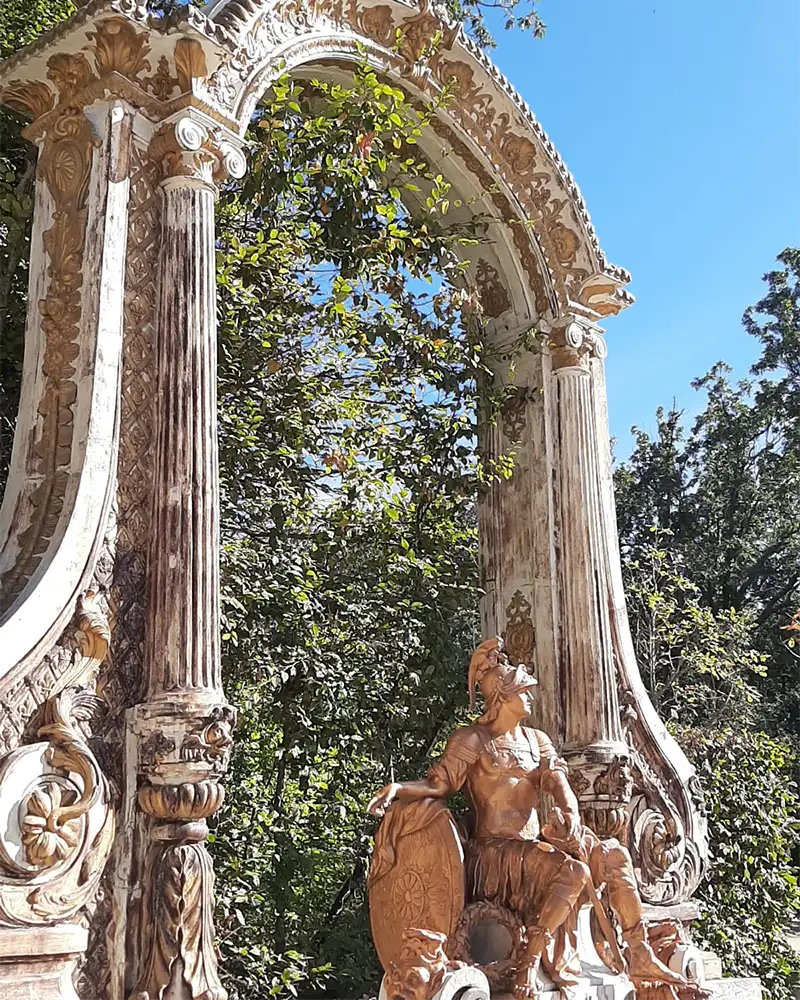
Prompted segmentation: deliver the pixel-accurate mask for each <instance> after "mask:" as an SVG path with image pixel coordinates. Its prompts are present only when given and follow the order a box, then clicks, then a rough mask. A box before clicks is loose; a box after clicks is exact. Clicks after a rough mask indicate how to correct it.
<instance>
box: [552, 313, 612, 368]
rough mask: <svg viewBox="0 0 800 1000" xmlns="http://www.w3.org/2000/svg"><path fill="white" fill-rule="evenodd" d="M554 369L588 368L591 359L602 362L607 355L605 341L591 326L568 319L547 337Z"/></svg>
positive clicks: (596, 328) (598, 331) (555, 327)
mask: <svg viewBox="0 0 800 1000" xmlns="http://www.w3.org/2000/svg"><path fill="white" fill-rule="evenodd" d="M547 343H548V346H549V348H550V353H551V357H552V359H553V367H554V368H565V367H576V366H580V367H583V368H588V365H589V361H590V360H591V359H592V358H597V359H599V360H601V361H602V360H603V359H604V358H605V357H606V354H607V353H608V349H607V347H606V343H605V340H604V339H603V336H602V333H601V331H600V330H599V328H598V327H596V326H594V325H593V324H590V323H586V322H580V321H578V320H577V319H574V318H568V319H567V320H566V321H565V322H562V323H560V324H558V325H556V326H554V328H553V329H552V331H551V332H550V334H549V336H548V337H547Z"/></svg>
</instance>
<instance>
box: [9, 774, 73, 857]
mask: <svg viewBox="0 0 800 1000" xmlns="http://www.w3.org/2000/svg"><path fill="white" fill-rule="evenodd" d="M73 799H74V794H72V793H70V791H69V790H65V789H64V788H63V787H62V786H61V784H60V783H59V782H57V781H54V780H46V781H44V782H43V783H42V784H41V785H40V786H39V787H38V788H36V789H34V791H33V792H31V794H30V795H29V796H28V797H27V798H26V799H25V801H24V803H23V805H22V809H21V812H22V814H23V815H22V819H21V821H20V827H21V829H22V843H23V845H24V847H25V854H26V857H27V859H28V862H29V864H30V865H31V866H33V867H35V868H52V867H53V865H56V864H58V863H59V862H61V861H64V860H65V859H66V858H68V857H69V856H70V855H71V854H73V853H74V851H75V850H76V849H77V847H78V843H79V840H80V835H81V832H82V829H83V823H82V822H81V818H80V816H68V817H67V818H65V817H64V811H65V810H69V808H70V806H71V805H73V804H74V802H73V801H71V800H73Z"/></svg>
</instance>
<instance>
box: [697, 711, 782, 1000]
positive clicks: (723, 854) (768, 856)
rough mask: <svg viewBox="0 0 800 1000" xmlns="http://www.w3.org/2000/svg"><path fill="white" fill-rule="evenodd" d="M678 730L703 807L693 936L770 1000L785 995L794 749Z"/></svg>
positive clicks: (741, 734)
mask: <svg viewBox="0 0 800 1000" xmlns="http://www.w3.org/2000/svg"><path fill="white" fill-rule="evenodd" d="M678 736H679V740H680V743H681V745H682V747H683V748H684V750H685V751H686V753H687V754H688V756H689V758H690V759H691V760H692V762H693V763H694V765H695V766H696V767H697V769H698V773H699V775H700V778H701V780H702V782H703V786H704V789H705V792H706V797H707V802H708V807H709V816H708V822H709V831H710V839H711V865H712V874H711V877H710V878H708V879H706V881H705V882H703V883H702V885H701V886H700V889H699V891H698V901H699V902H700V904H701V907H702V910H703V915H702V918H701V920H700V921H698V923H697V924H696V935H697V937H698V941H699V943H701V944H704V945H705V946H706V947H707V948H709V949H710V950H712V951H714V952H716V953H717V954H718V955H719V956H720V957H721V958H722V960H723V966H724V968H725V970H726V972H729V973H731V974H733V973H735V974H736V975H740V976H759V977H760V978H761V981H762V984H763V986H764V990H765V994H766V995H767V996H768V997H769V998H770V1000H794V996H795V992H794V986H795V985H798V984H800V955H798V954H797V953H796V952H794V951H793V950H792V949H791V948H790V947H789V946H788V944H787V943H786V942H785V940H784V934H785V932H786V928H787V927H788V926H790V925H791V924H792V922H793V921H795V920H796V919H797V917H798V915H800V891H798V872H797V868H796V867H795V865H794V864H793V863H792V856H793V854H796V852H797V849H798V848H799V847H800V797H799V796H798V792H797V786H796V784H795V781H794V779H795V775H796V773H797V759H796V756H795V754H794V753H793V751H792V749H791V747H790V746H789V745H787V744H786V742H784V741H779V740H774V739H771V738H769V737H768V736H766V735H764V734H762V733H756V732H748V731H746V730H744V731H741V730H740V731H738V732H735V731H732V730H730V729H723V730H713V729H712V730H708V729H703V730H701V729H687V730H682V731H680V732H679V734H678Z"/></svg>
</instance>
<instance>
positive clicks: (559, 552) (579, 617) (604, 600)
mask: <svg viewBox="0 0 800 1000" xmlns="http://www.w3.org/2000/svg"><path fill="white" fill-rule="evenodd" d="M551 351H552V358H553V374H552V378H553V379H554V381H555V385H554V392H553V400H554V408H555V414H554V417H555V419H554V426H555V439H556V471H555V483H554V485H555V494H556V529H557V536H556V559H557V566H558V585H559V606H560V614H559V626H560V627H559V635H560V671H561V684H560V690H561V692H562V699H563V719H564V754H565V756H566V757H567V759H568V760H569V762H570V769H571V772H572V775H573V777H572V782H573V787H574V788H575V791H576V793H577V795H578V798H579V801H580V802H581V805H582V811H583V814H584V818H585V819H586V821H587V822H588V823H589V825H590V826H592V827H593V828H594V829H595V830H596V832H597V833H598V834H599V835H600V836H604V837H605V836H609V837H610V836H622V835H623V834H624V830H625V823H626V812H625V806H626V805H627V803H628V802H629V801H630V796H631V790H632V788H631V774H630V768H629V764H628V748H627V745H626V743H625V739H624V734H623V731H622V725H621V721H620V714H619V699H618V695H617V674H616V668H615V663H614V646H613V637H612V628H611V608H610V590H609V580H608V572H607V558H606V553H605V538H604V534H603V532H604V526H605V524H604V511H603V494H602V486H601V479H600V456H599V454H598V445H597V442H598V435H597V427H596V407H595V401H594V395H593V393H594V387H593V378H592V372H591V370H590V367H589V365H588V358H589V356H590V355H592V354H593V355H594V356H595V357H602V356H603V355H604V354H605V344H604V342H603V340H602V337H601V336H600V334H599V331H598V330H597V329H596V328H595V327H592V326H591V325H588V324H582V323H579V322H575V321H571V322H568V323H567V324H566V325H564V326H562V327H561V328H559V329H556V330H555V331H554V333H553V336H552V345H551Z"/></svg>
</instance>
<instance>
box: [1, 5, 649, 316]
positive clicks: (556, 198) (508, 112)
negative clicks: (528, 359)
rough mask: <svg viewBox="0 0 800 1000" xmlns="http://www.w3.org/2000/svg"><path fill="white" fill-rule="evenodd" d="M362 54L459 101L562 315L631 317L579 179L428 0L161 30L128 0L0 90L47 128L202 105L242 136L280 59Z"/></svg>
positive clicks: (51, 36)
mask: <svg viewBox="0 0 800 1000" xmlns="http://www.w3.org/2000/svg"><path fill="white" fill-rule="evenodd" d="M398 32H399V39H400V41H399V45H395V40H396V38H397V36H398ZM437 35H439V36H440V39H441V40H440V42H439V44H438V47H437V48H436V51H433V46H432V40H433V38H434V37H435V36H437ZM359 43H365V44H366V45H367V47H368V49H369V50H370V51H371V53H372V55H373V56H374V57H375V59H376V61H377V62H378V63H379V64H380V65H381V66H382V67H383V68H384V69H386V70H387V71H388V72H390V73H391V74H392V75H393V76H394V77H395V78H396V79H398V80H401V81H403V82H405V83H407V84H409V85H411V86H412V87H413V88H415V89H416V90H418V91H420V92H422V93H423V94H424V93H426V92H428V93H430V92H440V91H441V90H442V89H444V88H445V87H449V88H450V89H451V90H452V93H453V101H452V102H451V104H450V105H449V107H448V111H447V114H446V115H443V117H442V118H441V119H440V122H442V123H444V124H445V125H446V127H448V128H449V129H450V132H451V134H453V135H455V134H456V133H455V129H458V131H459V132H460V133H461V134H462V135H463V136H464V137H465V139H467V140H468V141H469V144H470V146H471V147H472V148H471V150H470V156H471V157H476V156H477V157H479V158H482V159H483V160H484V161H485V169H486V170H488V173H489V174H490V175H492V176H493V178H495V179H501V180H502V182H503V185H504V187H505V189H506V190H507V191H508V193H509V195H510V196H511V199H512V201H514V202H516V208H515V209H514V210H515V211H516V213H517V214H519V215H521V216H522V217H528V218H530V219H532V220H533V222H534V229H535V235H536V240H537V241H538V250H537V253H538V254H539V255H540V256H541V258H542V259H543V261H544V262H545V263H546V265H547V268H548V270H549V271H550V274H551V275H552V277H553V281H554V285H555V289H556V296H557V299H558V301H557V302H556V301H554V302H553V307H554V309H555V311H556V312H564V311H566V310H567V309H568V308H569V306H570V303H575V304H577V305H579V306H582V307H584V308H586V309H589V310H591V311H592V313H593V315H594V316H604V315H608V314H610V313H615V312H618V311H619V310H620V309H623V308H625V307H627V306H628V305H630V303H631V302H632V301H633V300H632V297H631V296H630V293H628V292H627V291H625V290H624V288H623V287H622V286H623V285H625V284H626V283H627V282H628V281H629V280H630V276H629V274H628V272H627V271H625V270H624V269H623V268H620V267H616V266H615V265H613V264H611V263H609V261H608V260H607V258H606V256H605V254H604V253H603V251H602V248H601V247H600V243H599V240H598V238H597V234H596V233H595V231H594V228H593V226H592V223H591V219H590V217H589V213H588V211H587V209H586V205H585V203H584V201H583V198H582V196H581V193H580V190H579V188H578V186H577V184H576V183H575V180H574V178H573V177H572V175H571V174H570V172H569V170H568V169H567V167H566V165H565V164H564V161H563V160H562V159H561V157H560V156H559V154H558V152H557V151H556V149H555V147H554V145H553V143H552V142H551V141H550V139H549V137H548V136H547V133H546V132H545V131H544V129H543V128H542V126H541V125H540V124H539V122H538V121H537V119H536V117H535V115H534V114H533V112H532V111H531V109H530V108H529V107H528V105H527V104H526V102H525V101H524V100H523V99H522V98H521V96H520V95H519V93H518V92H517V91H516V90H515V89H514V87H512V86H511V84H510V83H509V81H508V80H507V79H506V77H505V76H503V74H502V73H500V71H499V70H498V69H497V68H496V67H495V66H494V65H493V63H492V62H491V61H490V60H489V58H488V57H487V56H486V54H485V53H484V52H483V51H482V50H481V49H480V48H479V47H478V46H476V45H475V44H474V43H473V42H471V41H470V40H469V39H468V38H467V37H466V35H465V34H464V32H463V30H461V28H460V27H459V26H458V25H456V24H453V23H448V22H447V21H446V20H443V19H442V17H441V14H440V13H439V12H438V11H434V10H433V8H431V7H430V6H429V5H428V4H427V2H425V0H423V3H422V4H421V6H420V7H419V8H417V7H415V6H412V5H410V4H409V3H407V2H405V0H391V2H387V3H375V2H372V0H310V2H308V0H271V2H263V0H218V2H217V3H215V4H211V5H209V7H207V8H206V12H205V13H204V12H201V11H198V10H197V9H195V8H192V7H183V8H181V9H180V10H178V11H176V12H175V13H174V14H172V15H170V16H168V17H166V18H158V17H155V16H154V15H152V14H150V13H148V12H147V10H146V9H145V8H144V7H143V6H142V5H141V4H138V3H135V2H133V0H104V2H101V0H92V2H90V3H89V4H87V5H86V6H85V7H82V8H81V9H80V10H79V11H78V12H77V13H76V14H75V15H74V16H73V17H72V18H70V19H69V20H67V21H65V22H63V23H62V24H61V25H59V26H57V27H56V28H54V29H52V30H51V31H50V32H47V33H46V34H45V35H44V36H42V38H41V39H40V40H39V41H37V42H36V43H34V45H32V46H29V47H28V48H27V49H25V50H23V51H22V52H20V53H18V54H17V55H15V56H13V57H12V58H11V59H10V60H8V61H7V62H6V63H4V64H3V65H2V66H0V92H1V93H2V96H3V99H4V100H6V101H7V102H8V103H9V104H10V105H11V106H12V107H15V108H16V109H18V110H25V111H26V112H27V113H29V114H31V115H32V116H33V117H34V118H36V117H41V116H44V118H41V121H42V123H45V122H46V120H47V116H48V115H50V114H54V113H55V111H54V109H55V108H56V107H57V105H58V103H59V102H62V103H63V102H64V101H65V100H71V101H73V102H75V103H78V104H89V103H91V102H92V101H94V100H97V99H98V98H99V97H103V96H107V95H108V94H116V95H118V96H120V97H123V98H124V99H125V100H127V101H129V102H130V103H131V104H133V105H134V106H135V107H138V108H140V109H141V110H142V111H143V113H144V114H145V115H146V116H147V117H149V118H151V119H152V120H153V121H163V120H164V119H166V118H169V117H170V116H171V115H174V114H175V113H176V112H177V111H178V110H180V109H181V108H189V107H193V108H197V109H199V110H200V111H201V112H203V113H204V114H206V115H207V116H209V117H210V118H211V119H212V120H216V121H217V122H218V123H220V124H223V125H228V126H230V125H233V124H234V120H235V123H236V125H235V127H237V128H238V130H239V132H240V134H243V132H244V130H245V128H246V127H247V124H248V122H249V119H250V115H251V113H252V109H253V107H254V105H255V103H256V101H257V100H258V99H259V97H260V95H261V92H262V91H263V89H264V88H265V86H266V85H267V83H268V81H269V77H270V73H271V72H277V70H278V63H279V62H280V61H281V60H285V61H286V65H287V67H288V68H289V69H290V70H291V69H292V68H294V67H299V66H301V65H311V64H314V63H315V62H317V63H319V62H325V61H326V60H327V61H330V60H331V59H333V60H336V59H337V58H341V57H342V56H346V57H347V58H350V59H356V58H360V56H359V54H358V51H359V50H358V45H359ZM54 47H57V48H58V51H57V52H56V53H55V54H54V55H52V56H51V57H50V59H49V60H48V61H47V65H46V66H45V62H44V56H45V53H46V52H48V51H50V52H52V50H53V48H54ZM272 62H274V63H275V65H274V67H272V68H270V67H271V66H272ZM15 74H16V75H15ZM45 77H47V78H48V81H49V82H48V83H44V78H45ZM38 130H39V126H38V125H37V126H35V127H34V128H33V129H32V130H31V131H30V133H29V134H30V137H31V138H36V136H37V135H38ZM522 237H523V240H527V241H530V238H529V236H527V235H526V234H522ZM514 242H515V243H516V244H519V243H520V242H521V241H520V240H518V239H515V240H514ZM543 304H544V302H542V303H540V305H543Z"/></svg>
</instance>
